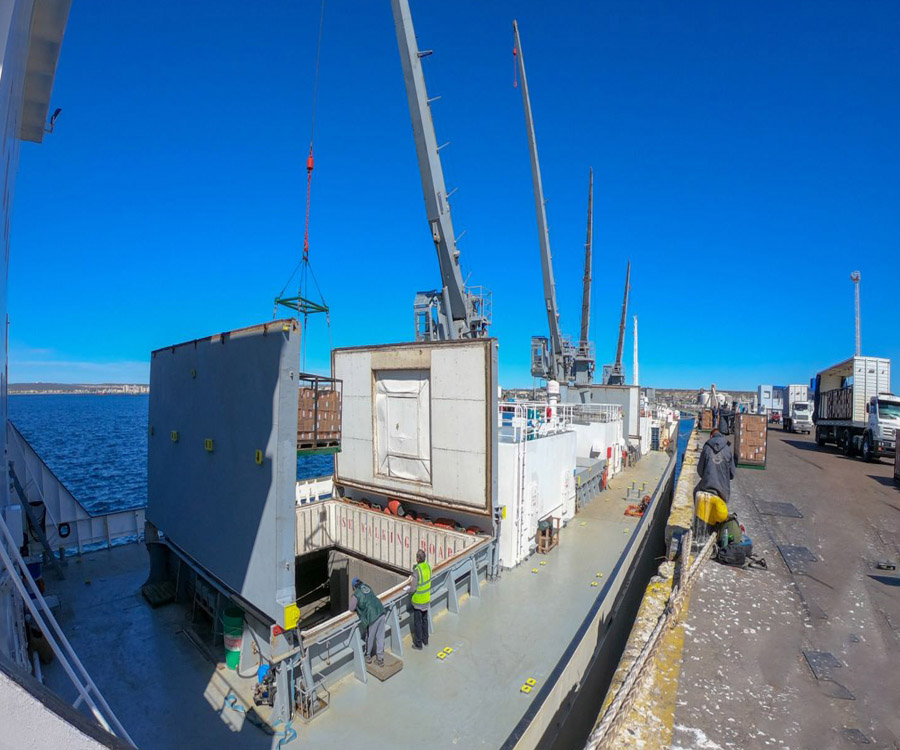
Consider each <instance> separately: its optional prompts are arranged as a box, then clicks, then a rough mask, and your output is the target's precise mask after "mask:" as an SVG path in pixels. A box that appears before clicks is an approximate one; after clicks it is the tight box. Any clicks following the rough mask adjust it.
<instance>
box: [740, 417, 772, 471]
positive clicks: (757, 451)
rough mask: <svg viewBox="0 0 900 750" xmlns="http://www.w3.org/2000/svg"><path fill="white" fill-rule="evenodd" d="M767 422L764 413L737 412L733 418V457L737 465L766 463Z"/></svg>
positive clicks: (761, 465) (759, 465) (763, 464)
mask: <svg viewBox="0 0 900 750" xmlns="http://www.w3.org/2000/svg"><path fill="white" fill-rule="evenodd" d="M767 441H768V424H767V417H766V415H765V414H737V415H736V416H735V420H734V457H735V459H736V462H737V464H738V466H757V467H764V466H765V465H766V447H767Z"/></svg>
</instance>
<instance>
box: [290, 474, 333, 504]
mask: <svg viewBox="0 0 900 750" xmlns="http://www.w3.org/2000/svg"><path fill="white" fill-rule="evenodd" d="M296 493H297V505H309V504H310V503H317V502H321V501H323V500H331V498H332V496H333V494H334V477H332V476H327V477H314V478H312V479H298V480H297V491H296Z"/></svg>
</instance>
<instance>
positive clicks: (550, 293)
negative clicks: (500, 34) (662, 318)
mask: <svg viewBox="0 0 900 750" xmlns="http://www.w3.org/2000/svg"><path fill="white" fill-rule="evenodd" d="M513 33H514V34H515V49H514V52H515V54H516V57H517V59H518V65H519V77H520V78H521V79H522V104H523V106H524V108H525V125H526V128H527V130H528V148H529V151H530V153H531V179H532V182H533V183H534V204H535V210H536V212H537V223H538V238H539V240H540V247H541V272H542V274H543V279H544V304H545V306H546V308H547V324H548V326H549V329H550V352H549V355H550V356H549V362H548V376H549V378H551V379H553V380H562V379H566V380H567V379H568V378H567V373H566V372H565V366H564V362H563V359H564V358H563V339H562V333H561V332H560V329H559V312H558V310H557V307H556V283H555V282H554V280H553V256H552V255H551V254H550V233H549V232H548V230H547V211H546V209H545V206H544V187H543V184H542V182H541V165H540V162H539V161H538V151H537V138H536V137H535V134H534V118H533V117H532V114H531V99H530V97H529V96H528V79H527V78H526V76H525V57H524V55H523V54H522V42H521V40H520V39H519V24H518V23H516V22H515V21H513Z"/></svg>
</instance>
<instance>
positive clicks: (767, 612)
mask: <svg viewBox="0 0 900 750" xmlns="http://www.w3.org/2000/svg"><path fill="white" fill-rule="evenodd" d="M702 438H705V435H701V439H702ZM689 471H693V468H692V467H688V466H685V475H687V473H688V472H689ZM898 489H900V488H898V487H897V486H896V485H895V484H894V482H893V467H892V462H889V460H888V459H883V460H882V461H880V462H875V463H865V462H863V461H861V460H860V459H859V458H846V457H844V456H843V455H841V454H840V453H838V452H837V451H836V450H835V449H833V448H819V447H817V446H816V444H815V442H814V441H813V440H812V438H811V437H809V436H806V435H791V434H787V433H784V432H783V431H781V430H780V429H770V430H769V433H768V465H767V468H766V469H765V470H756V469H744V468H741V469H738V476H737V478H736V480H735V482H734V483H733V485H732V498H731V503H730V507H731V509H732V510H733V511H735V512H736V513H737V514H738V516H739V518H740V520H741V521H742V523H743V524H744V525H745V526H746V529H747V534H748V535H749V536H750V537H751V538H752V539H753V542H754V552H755V553H756V554H758V555H760V556H762V557H764V558H765V559H766V561H767V563H768V570H759V569H736V568H729V567H725V566H722V565H720V564H718V563H716V562H713V561H709V562H707V563H706V564H705V567H704V569H703V571H702V573H701V575H700V578H699V579H698V580H697V582H696V583H695V585H694V587H693V590H692V591H691V593H690V605H689V610H688V613H687V615H686V616H685V618H684V620H683V623H682V624H681V625H680V626H679V627H677V628H675V629H674V630H673V631H672V632H671V633H670V635H669V636H667V638H666V641H665V643H664V645H663V647H662V648H661V650H660V656H659V658H658V660H657V663H656V664H655V665H654V675H653V678H652V679H650V680H648V681H647V685H646V686H645V688H644V690H643V694H642V695H641V697H640V698H639V700H638V705H639V706H641V707H642V708H643V712H642V713H643V715H642V716H640V717H637V716H635V717H633V718H632V720H631V721H630V724H629V725H626V727H625V728H624V730H623V732H622V733H620V734H619V735H618V737H617V741H616V743H615V746H617V747H624V746H631V747H635V746H640V747H674V748H710V749H714V748H773V747H779V748H832V747H833V748H842V747H848V748H849V747H854V746H859V745H869V746H871V747H879V748H895V747H900V710H898V709H900V586H898V585H897V584H898V583H900V580H898V579H897V578H896V577H894V576H896V573H893V574H892V573H890V572H885V571H881V570H878V569H877V568H876V563H877V562H878V561H883V560H884V561H890V562H892V563H897V561H898V558H900V491H898ZM776 504H778V505H776ZM782 504H790V505H782ZM873 576H874V577H873ZM648 727H653V731H647V728H648Z"/></svg>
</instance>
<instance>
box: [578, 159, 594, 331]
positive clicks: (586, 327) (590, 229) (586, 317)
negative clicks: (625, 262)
mask: <svg viewBox="0 0 900 750" xmlns="http://www.w3.org/2000/svg"><path fill="white" fill-rule="evenodd" d="M593 234H594V169H593V167H592V168H591V172H590V182H589V183H588V215H587V239H586V240H585V242H584V289H583V291H582V298H581V339H580V342H581V343H582V344H584V343H586V342H587V341H588V340H589V338H590V328H591V264H592V258H591V255H592V250H591V244H592V242H593Z"/></svg>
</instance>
